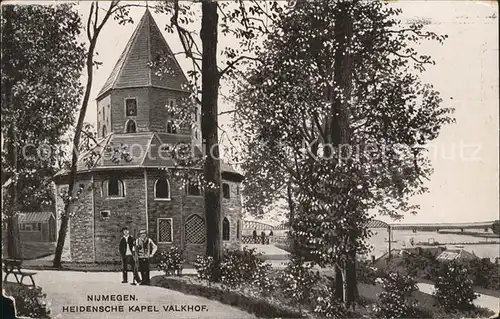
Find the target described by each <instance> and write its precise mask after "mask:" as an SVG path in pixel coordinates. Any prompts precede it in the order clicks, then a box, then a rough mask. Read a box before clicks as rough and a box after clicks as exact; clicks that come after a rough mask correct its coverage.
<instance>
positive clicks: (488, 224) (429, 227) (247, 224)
mask: <svg viewBox="0 0 500 319" xmlns="http://www.w3.org/2000/svg"><path fill="white" fill-rule="evenodd" d="M493 223H494V221H493V220H492V221H485V222H469V223H414V224H387V223H385V222H383V221H380V220H376V219H374V220H372V221H370V222H369V224H368V227H369V228H388V227H389V226H390V227H391V229H393V230H396V229H397V230H419V231H439V230H446V229H459V230H461V231H464V230H484V231H487V230H490V229H491V228H492V226H493ZM243 229H245V230H254V229H257V230H271V229H272V230H288V229H289V227H288V226H287V224H286V223H285V224H281V225H277V226H273V225H270V224H266V223H262V222H258V221H248V220H245V221H243Z"/></svg>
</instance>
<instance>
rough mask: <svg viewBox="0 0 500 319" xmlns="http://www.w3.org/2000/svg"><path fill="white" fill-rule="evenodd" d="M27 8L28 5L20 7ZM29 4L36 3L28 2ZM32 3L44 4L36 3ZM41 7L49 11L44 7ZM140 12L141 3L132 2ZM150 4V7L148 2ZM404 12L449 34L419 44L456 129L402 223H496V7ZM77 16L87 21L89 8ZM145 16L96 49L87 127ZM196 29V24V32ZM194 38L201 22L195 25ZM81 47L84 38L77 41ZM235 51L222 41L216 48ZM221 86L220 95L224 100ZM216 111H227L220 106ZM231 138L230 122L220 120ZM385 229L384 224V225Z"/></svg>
mask: <svg viewBox="0 0 500 319" xmlns="http://www.w3.org/2000/svg"><path fill="white" fill-rule="evenodd" d="M22 2H23V3H28V1H22ZM31 3H35V1H34V2H31ZM36 3H41V2H40V1H36ZM45 3H53V2H50V1H46V2H45ZM137 3H138V4H145V2H137ZM150 3H151V1H150ZM393 3H394V4H393V5H394V6H396V7H399V8H401V9H402V10H403V14H402V18H403V20H406V21H413V20H420V21H424V22H425V23H426V24H428V25H427V27H428V28H429V29H431V30H432V31H434V32H436V33H441V34H447V35H448V39H447V40H446V41H445V43H444V45H440V44H437V43H424V44H422V45H421V46H420V47H419V50H420V52H422V53H423V54H428V55H431V56H432V57H433V59H434V60H435V61H436V65H435V66H431V67H428V69H427V71H426V72H425V73H424V74H423V75H422V79H423V80H425V81H427V82H430V83H432V84H433V85H434V88H435V89H436V90H438V91H439V92H440V93H441V96H442V98H443V106H445V107H453V108H455V110H456V111H455V114H454V116H455V118H456V124H451V125H448V126H446V127H444V128H443V130H442V132H441V134H440V136H439V137H438V139H436V140H435V141H434V142H433V144H432V145H430V149H431V150H432V151H431V154H430V158H431V161H432V164H433V167H434V174H433V175H432V176H431V180H430V181H429V182H427V184H426V186H427V187H428V188H429V193H427V194H424V195H421V196H416V197H414V198H413V199H412V202H413V203H414V204H419V205H421V210H420V211H419V213H418V215H416V216H406V217H405V218H404V220H403V221H402V222H405V223H423V222H429V223H431V222H472V221H486V220H494V219H498V218H499V101H498V96H499V92H498V90H499V82H498V67H499V66H498V5H497V3H496V1H457V0H454V1H438V0H432V1H424V0H418V1H394V2H393ZM77 8H78V10H79V12H80V14H81V15H82V18H83V19H84V21H85V19H86V17H87V15H88V12H89V3H88V2H83V1H82V2H79V4H78V5H77ZM144 10H145V9H144V8H132V9H131V11H130V16H131V18H132V19H133V20H134V22H135V23H134V24H128V25H125V26H119V25H118V24H117V23H116V21H113V20H112V21H110V22H109V23H108V24H107V25H106V26H105V27H104V28H103V30H102V33H101V35H100V38H99V40H98V43H97V47H96V51H97V52H98V56H97V60H98V61H100V62H102V63H103V65H102V66H100V67H99V69H98V70H96V71H95V73H94V79H95V81H94V85H93V87H92V94H91V103H90V105H89V110H88V113H87V118H86V120H87V121H88V122H92V123H95V122H96V114H97V107H96V103H95V97H96V95H97V93H98V92H99V90H100V89H101V87H102V86H103V84H104V82H105V81H106V79H107V77H108V75H109V74H110V72H111V71H112V69H113V67H114V65H115V63H116V61H117V60H118V58H119V56H120V54H121V52H122V51H123V49H124V48H125V45H126V43H127V41H128V40H129V38H130V36H131V35H132V32H133V31H134V28H135V26H136V25H137V23H138V21H139V20H140V18H141V16H142V15H143V13H144ZM152 14H153V17H154V18H155V20H156V22H157V24H158V25H159V27H160V29H161V30H163V29H164V26H165V25H166V24H167V23H169V18H170V17H168V16H165V15H158V14H155V13H154V12H152ZM196 23H197V24H198V25H197V26H196ZM193 26H196V28H197V29H198V30H199V21H195V25H193ZM163 34H164V36H165V38H166V40H167V42H168V43H169V45H170V47H171V48H172V51H173V52H174V53H175V52H180V51H182V47H181V44H180V42H179V39H178V36H177V34H170V33H167V32H163ZM82 40H83V38H82ZM232 43H234V39H230V38H224V37H221V38H220V40H219V47H220V48H222V47H224V46H228V45H231V44H232ZM177 57H178V60H179V63H180V65H181V67H182V68H183V69H184V72H186V71H188V70H190V67H191V66H190V63H189V61H188V60H187V59H184V58H183V57H182V56H181V55H178V56H177ZM229 89H230V88H229V87H227V86H225V85H223V87H222V88H221V91H222V92H223V93H225V92H229ZM219 107H220V111H226V110H230V109H231V105H230V104H228V103H225V102H224V101H221V103H220V106H219ZM219 121H220V122H221V123H222V128H224V129H226V130H228V132H229V133H230V130H229V126H228V125H229V117H227V116H225V117H224V116H223V117H221V118H220V120H219ZM381 219H383V220H386V221H389V220H388V219H385V218H381Z"/></svg>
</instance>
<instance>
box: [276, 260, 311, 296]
mask: <svg viewBox="0 0 500 319" xmlns="http://www.w3.org/2000/svg"><path fill="white" fill-rule="evenodd" d="M310 268H311V267H310V266H305V265H304V261H303V260H301V259H295V258H294V259H292V260H291V261H290V262H289V263H288V265H287V267H286V268H285V269H284V271H283V272H281V273H280V275H279V276H278V282H279V285H280V288H281V290H282V291H283V294H284V295H285V298H286V299H287V300H288V301H289V302H291V303H294V304H297V303H298V304H302V303H304V301H306V300H308V299H309V297H310V291H311V290H310V289H311V287H314V286H315V284H316V283H317V282H318V281H319V274H317V273H314V272H313V271H311V270H310Z"/></svg>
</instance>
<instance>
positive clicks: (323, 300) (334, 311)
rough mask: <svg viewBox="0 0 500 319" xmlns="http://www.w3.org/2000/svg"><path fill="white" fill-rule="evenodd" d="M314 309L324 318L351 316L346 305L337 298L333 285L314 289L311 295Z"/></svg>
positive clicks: (339, 318)
mask: <svg viewBox="0 0 500 319" xmlns="http://www.w3.org/2000/svg"><path fill="white" fill-rule="evenodd" d="M310 302H311V306H312V310H313V312H314V313H315V314H316V315H319V316H321V317H324V318H338V319H341V318H350V316H349V312H348V311H347V309H346V308H345V306H344V305H343V304H342V303H341V302H339V300H338V299H337V298H335V292H334V291H333V289H332V288H331V287H326V288H321V289H313V290H312V292H311V296H310Z"/></svg>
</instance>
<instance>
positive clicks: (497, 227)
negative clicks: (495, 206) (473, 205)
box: [491, 220, 500, 235]
mask: <svg viewBox="0 0 500 319" xmlns="http://www.w3.org/2000/svg"><path fill="white" fill-rule="evenodd" d="M491 229H492V230H493V232H494V233H495V234H497V235H499V234H500V220H495V221H494V222H493V225H492V226H491Z"/></svg>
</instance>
